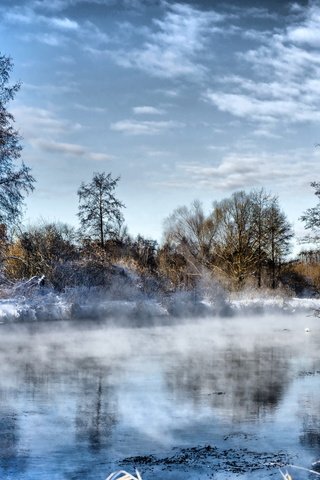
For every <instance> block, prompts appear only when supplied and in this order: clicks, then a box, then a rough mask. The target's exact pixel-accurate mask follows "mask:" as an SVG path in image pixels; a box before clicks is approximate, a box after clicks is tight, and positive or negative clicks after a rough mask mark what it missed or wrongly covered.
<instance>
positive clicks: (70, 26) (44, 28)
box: [0, 1, 109, 47]
mask: <svg viewBox="0 0 320 480" xmlns="http://www.w3.org/2000/svg"><path fill="white" fill-rule="evenodd" d="M43 3H45V2H43ZM52 3H53V4H54V3H55V2H54V1H53V2H52ZM58 3H59V2H58ZM58 3H57V5H58ZM60 3H61V5H62V3H63V2H60ZM71 3H72V2H70V4H71ZM38 7H39V5H38V2H31V3H29V4H27V5H20V6H13V7H12V8H11V9H5V10H4V9H1V7H0V11H1V10H2V12H3V20H4V22H6V23H9V24H14V25H15V26H16V25H17V24H22V25H23V26H24V27H25V28H26V27H29V28H31V29H30V31H27V32H26V33H25V34H24V36H23V37H22V38H23V40H26V41H38V42H40V43H44V44H46V45H50V46H53V47H57V46H61V45H63V44H65V43H67V42H71V41H72V42H75V43H78V44H80V45H81V46H82V45H83V42H84V41H85V44H86V45H93V46H101V45H106V44H107V43H108V41H109V37H108V35H107V34H105V33H104V32H102V31H101V30H100V29H99V28H98V27H97V25H95V24H93V23H92V22H90V21H89V20H85V21H83V22H82V23H81V24H80V23H79V22H78V21H76V20H75V19H73V18H70V17H69V16H61V17H59V16H51V15H50V13H51V10H50V9H43V8H42V9H41V10H45V12H44V13H46V14H43V13H39V12H38ZM61 9H62V10H63V8H61ZM47 10H48V11H47ZM53 10H55V9H53ZM57 10H59V8H57ZM35 26H37V28H38V31H37V32H35V31H34V29H35Z"/></svg>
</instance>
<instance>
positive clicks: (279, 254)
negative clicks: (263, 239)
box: [266, 197, 293, 288]
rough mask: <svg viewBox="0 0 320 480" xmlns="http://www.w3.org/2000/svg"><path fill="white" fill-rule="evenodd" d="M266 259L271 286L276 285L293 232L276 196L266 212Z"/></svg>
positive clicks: (274, 286)
mask: <svg viewBox="0 0 320 480" xmlns="http://www.w3.org/2000/svg"><path fill="white" fill-rule="evenodd" d="M266 224H267V236H268V238H267V246H268V250H267V253H268V260H269V265H270V269H271V286H272V288H276V287H277V283H278V274H279V272H280V268H281V264H282V261H283V258H284V257H285V256H286V255H287V254H288V253H289V251H290V241H291V239H292V237H293V232H292V228H291V225H290V223H289V222H288V220H287V218H286V216H285V214H284V213H283V212H282V211H281V210H280V207H279V202H278V198H277V197H273V198H272V201H271V204H270V206H269V208H268V211H267V212H266Z"/></svg>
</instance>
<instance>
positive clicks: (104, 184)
mask: <svg viewBox="0 0 320 480" xmlns="http://www.w3.org/2000/svg"><path fill="white" fill-rule="evenodd" d="M119 179H120V177H117V178H112V176H111V173H108V174H106V173H104V172H103V173H94V175H93V178H92V180H91V182H90V183H87V184H85V183H82V184H81V186H80V188H79V190H78V195H79V213H78V216H79V218H80V223H81V226H82V228H83V229H84V230H85V231H86V232H88V233H89V234H91V235H92V236H93V237H94V238H97V239H99V242H100V245H101V247H104V246H105V240H106V238H112V237H113V236H114V235H115V234H116V232H117V231H118V230H119V224H121V223H122V219H123V217H122V213H121V209H122V208H124V204H123V203H122V202H120V201H119V200H118V199H117V198H116V197H115V196H114V193H113V192H114V190H115V188H116V186H117V184H118V182H119Z"/></svg>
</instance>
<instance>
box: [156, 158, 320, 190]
mask: <svg viewBox="0 0 320 480" xmlns="http://www.w3.org/2000/svg"><path fill="white" fill-rule="evenodd" d="M318 162H319V158H318V157H317V155H316V154H315V153H314V152H310V151H305V152H304V151H300V152H296V151H294V152H288V154H286V155H284V154H270V153H267V152H258V153H250V152H249V153H244V152H240V151H239V152H232V153H227V154H225V155H224V156H223V157H222V158H221V160H220V161H218V162H214V163H209V164H203V163H197V162H194V163H179V164H178V165H177V168H176V171H174V172H173V173H172V174H171V176H170V177H169V178H167V179H166V180H164V181H163V182H159V183H160V184H161V185H163V186H167V187H170V188H174V187H183V188H189V187H190V188H191V187H198V188H210V189H216V190H221V191H234V190H238V189H248V188H259V187H262V186H264V187H267V188H270V187H271V188H272V189H277V190H280V189H281V190H283V189H288V188H291V187H290V185H295V186H303V187H304V186H305V185H308V184H309V183H310V182H311V181H312V179H313V177H314V171H315V170H316V169H317V168H318V167H317V166H318Z"/></svg>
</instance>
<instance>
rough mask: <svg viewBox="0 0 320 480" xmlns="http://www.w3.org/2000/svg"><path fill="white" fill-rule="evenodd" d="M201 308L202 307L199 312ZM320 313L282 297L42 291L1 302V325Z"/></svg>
mask: <svg viewBox="0 0 320 480" xmlns="http://www.w3.org/2000/svg"><path fill="white" fill-rule="evenodd" d="M199 306H202V307H203V308H202V309H200V308H199ZM317 310H320V299H317V298H296V297H292V298H290V297H286V298H284V297H281V296H262V295H261V296H253V295H238V296H237V297H235V296H233V297H232V298H229V299H225V298H224V299H222V300H221V301H219V299H218V300H216V301H211V302H210V301H208V299H206V298H204V299H203V300H200V301H198V302H193V303H192V299H191V297H189V298H186V297H185V295H183V296H181V297H180V298H179V296H177V295H174V296H172V297H169V298H165V299H159V298H141V297H139V298H138V299H135V298H133V299H131V300H118V299H110V298H108V297H107V295H106V294H105V297H103V294H102V293H101V292H100V293H99V295H97V294H96V293H95V292H90V291H89V292H86V293H84V291H83V289H79V290H77V289H75V290H72V291H67V292H65V293H61V294H57V293H55V292H54V291H52V290H46V289H41V288H39V289H38V290H37V291H36V292H33V293H32V294H28V295H27V294H26V295H19V294H17V292H15V295H13V296H11V297H9V298H3V299H0V323H11V322H17V321H18V322H35V321H48V320H49V321H50V320H80V319H81V320H87V319H90V320H95V319H98V320H103V319H119V318H135V319H149V318H160V317H168V316H169V315H171V316H174V317H175V316H178V317H192V316H203V315H206V316H210V315H215V316H233V315H237V314H243V313H245V314H256V313H258V314H264V313H270V312H272V313H275V312H282V313H289V314H290V313H299V312H301V313H305V314H312V313H314V311H317Z"/></svg>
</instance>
